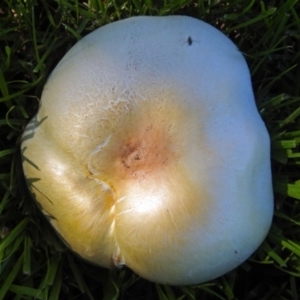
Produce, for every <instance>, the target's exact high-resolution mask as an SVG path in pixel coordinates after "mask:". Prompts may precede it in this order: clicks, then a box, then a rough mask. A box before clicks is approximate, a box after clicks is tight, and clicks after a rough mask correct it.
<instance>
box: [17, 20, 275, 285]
mask: <svg viewBox="0 0 300 300" xmlns="http://www.w3.org/2000/svg"><path fill="white" fill-rule="evenodd" d="M269 144H270V142H269V136H268V133H267V130H266V127H265V125H264V123H263V121H262V119H261V117H260V115H259V113H258V111H257V108H256V105H255V101H254V96H253V92H252V87H251V80H250V75H249V71H248V68H247V65H246V62H245V60H244V58H243V56H242V54H241V53H240V52H239V51H238V50H237V48H236V46H235V45H234V44H233V43H232V42H231V41H230V40H229V39H228V38H227V37H226V36H225V35H223V34H222V33H221V32H219V31H218V30H217V29H215V28H214V27H212V26H210V25H208V24H206V23H204V22H202V21H199V20H196V19H193V18H190V17H185V16H167V17H133V18H129V19H126V20H122V21H118V22H115V23H112V24H109V25H106V26H103V27H101V28H100V29H98V30H95V31H94V32H92V33H91V34H89V35H87V36H86V37H84V38H83V39H82V40H80V41H79V42H78V43H77V44H76V45H75V46H74V47H73V48H72V49H71V50H70V51H69V52H68V53H67V54H66V55H65V56H64V57H63V59H62V60H61V61H60V62H59V64H58V65H57V66H56V68H55V69H54V71H53V72H52V74H51V75H50V77H49V79H48V81H47V83H46V85H45V88H44V90H43V94H42V99H41V103H40V107H39V111H38V113H37V115H36V116H35V117H34V118H33V119H32V120H31V122H30V123H29V124H28V126H27V128H26V130H25V132H24V134H23V140H22V155H23V169H24V173H25V176H26V180H27V183H28V186H29V189H30V191H31V193H32V194H33V196H34V198H35V199H36V201H37V202H38V203H39V205H40V207H41V209H42V212H43V213H44V214H45V215H46V216H47V217H48V219H49V222H50V223H51V224H52V225H53V227H54V228H55V229H56V231H57V232H58V233H59V235H60V236H61V237H62V239H63V240H64V241H65V243H66V244H67V245H68V246H69V247H70V248H71V249H72V250H73V251H74V252H76V253H78V254H79V255H80V256H81V257H82V258H84V259H86V260H88V261H90V262H92V263H96V264H98V265H100V266H103V267H106V268H114V267H122V266H127V267H129V268H130V269H132V270H133V271H134V272H135V273H137V274H138V275H140V276H141V277H144V278H146V279H148V280H151V281H154V282H158V283H164V284H172V285H187V284H196V283H201V282H205V281H208V280H210V279H214V278H216V277H218V276H221V275H222V274H225V273H226V272H229V271H230V270H232V269H234V268H235V267H237V266H238V265H240V264H241V263H242V262H244V261H245V260H246V259H247V258H248V257H249V256H250V255H251V254H252V253H253V252H254V251H255V250H256V249H257V248H258V247H259V245H260V244H261V243H262V241H263V240H264V239H265V237H266V235H267V233H268V230H269V228H270V224H271V221H272V215H273V192H272V183H271V168H270V145H269Z"/></svg>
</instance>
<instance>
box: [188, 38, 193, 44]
mask: <svg viewBox="0 0 300 300" xmlns="http://www.w3.org/2000/svg"><path fill="white" fill-rule="evenodd" d="M187 42H188V44H189V46H191V45H192V44H193V39H192V38H191V37H190V36H189V37H188V39H187Z"/></svg>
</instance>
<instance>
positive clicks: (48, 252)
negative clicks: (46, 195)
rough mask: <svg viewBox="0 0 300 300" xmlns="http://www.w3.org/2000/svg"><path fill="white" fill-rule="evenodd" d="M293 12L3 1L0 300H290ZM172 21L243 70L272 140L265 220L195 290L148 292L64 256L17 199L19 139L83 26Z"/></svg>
mask: <svg viewBox="0 0 300 300" xmlns="http://www.w3.org/2000/svg"><path fill="white" fill-rule="evenodd" d="M299 13H300V4H299V1H298V0H287V1H280V0H270V1H267V0H264V1H255V0H233V1H220V0H210V1H208V0H207V1H205V0H203V1H200V0H199V1H192V0H190V1H188V0H173V1H171V0H162V1H154V0H145V1H141V0H131V1H119V0H107V1H100V0H87V1H86V2H83V1H79V0H57V1H53V0H49V1H46V0H4V1H2V2H1V4H0V45H1V47H0V63H1V67H0V96H1V97H0V232H1V238H0V300H1V299H16V300H17V299H50V300H55V299H72V300H73V299H105V300H112V299H133V300H134V299H136V300H137V299H160V300H165V299H171V300H172V299H177V300H179V299H203V300H209V299H224V300H225V299H226V300H236V299H238V300H251V299H260V300H267V299H287V300H296V299H299V298H300V289H299V277H300V169H299V167H300V148H299V143H300V84H299V83H300V64H299V62H300V17H299ZM169 14H183V15H189V16H193V17H196V18H200V19H203V20H205V21H207V22H208V23H210V24H212V25H214V26H216V27H218V28H219V29H221V30H222V31H223V32H224V33H225V34H227V35H228V36H229V37H230V38H231V39H232V40H234V42H235V43H236V44H237V45H238V47H239V48H240V49H241V51H242V52H243V53H244V55H245V57H246V59H247V62H248V64H249V67H250V70H251V74H252V80H253V88H254V92H255V95H256V99H257V104H258V107H259V111H260V112H261V115H262V117H263V119H264V121H265V122H266V125H267V127H268V129H269V132H270V135H271V140H272V170H273V181H274V192H275V208H276V210H275V216H274V221H273V225H272V228H271V231H270V233H269V235H268V237H267V238H266V240H265V242H264V243H263V244H262V245H261V247H260V248H259V249H258V250H257V251H256V252H255V253H254V254H253V255H252V257H251V258H250V259H249V260H247V261H246V262H245V263H244V264H242V265H241V266H240V267H238V268H237V269H235V270H233V271H232V272H230V273H228V274H226V275H225V276H222V277H220V278H218V279H216V280H213V281H211V282H208V283H204V284H201V285H196V286H189V287H169V286H163V285H156V284H154V283H150V282H148V281H146V280H143V279H141V278H139V277H138V276H136V275H134V274H132V273H131V272H130V271H129V270H122V271H121V272H119V273H111V272H109V271H108V270H105V269H101V268H98V267H95V266H92V265H90V264H88V263H86V262H84V261H82V260H80V259H79V258H77V257H76V256H75V255H74V254H73V253H71V252H70V251H69V250H68V249H66V247H65V246H64V245H63V244H62V242H61V241H60V240H59V238H58V237H57V236H56V234H55V233H54V231H53V230H52V228H51V227H50V225H49V224H48V223H47V221H46V220H45V218H44V217H43V216H42V215H41V213H40V212H39V211H38V209H37V207H36V206H35V204H34V203H33V201H32V199H31V198H30V195H29V194H28V191H27V188H26V185H25V182H24V179H23V174H22V168H21V159H20V137H21V134H22V132H23V130H24V127H25V126H26V124H27V123H28V121H29V120H30V118H31V117H32V116H33V115H34V114H35V112H36V111H37V108H38V104H39V99H40V96H41V92H42V89H43V86H44V84H45V81H46V79H47V77H48V76H49V74H50V72H51V70H52V69H53V68H54V67H55V65H56V64H57V63H58V61H59V60H60V59H61V57H62V56H63V55H64V53H66V51H67V50H68V49H69V48H70V47H71V46H72V45H73V44H74V43H76V41H78V40H79V39H80V38H81V37H83V36H85V35H86V34H88V33H89V32H91V31H93V30H94V29H96V28H98V27H100V26H102V25H104V24H107V23H110V22H113V21H116V20H119V19H123V18H127V17H130V16H134V15H169Z"/></svg>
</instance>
